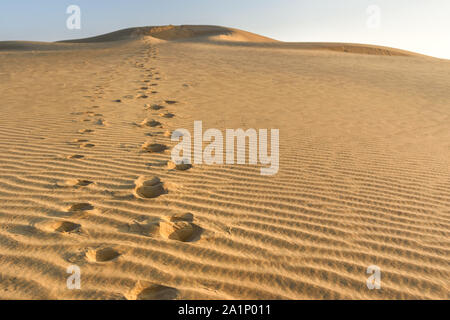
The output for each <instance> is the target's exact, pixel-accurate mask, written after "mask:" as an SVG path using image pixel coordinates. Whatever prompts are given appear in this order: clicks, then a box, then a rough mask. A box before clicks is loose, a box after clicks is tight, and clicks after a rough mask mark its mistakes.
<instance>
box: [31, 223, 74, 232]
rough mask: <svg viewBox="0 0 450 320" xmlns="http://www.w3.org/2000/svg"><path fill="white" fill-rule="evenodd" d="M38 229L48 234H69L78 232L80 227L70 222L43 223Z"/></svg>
mask: <svg viewBox="0 0 450 320" xmlns="http://www.w3.org/2000/svg"><path fill="white" fill-rule="evenodd" d="M38 227H39V228H41V229H42V230H44V231H48V232H60V233H71V232H78V231H79V230H80V228H81V225H80V224H77V223H73V222H70V221H44V222H42V223H39V224H38Z"/></svg>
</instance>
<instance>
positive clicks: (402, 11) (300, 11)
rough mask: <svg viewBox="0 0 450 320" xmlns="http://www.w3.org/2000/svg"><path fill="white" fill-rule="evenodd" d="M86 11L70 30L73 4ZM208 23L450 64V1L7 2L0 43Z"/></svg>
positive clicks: (0, 5)
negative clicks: (384, 50) (399, 52)
mask: <svg viewBox="0 0 450 320" xmlns="http://www.w3.org/2000/svg"><path fill="white" fill-rule="evenodd" d="M70 5H77V6H79V8H80V10H81V18H80V22H81V24H80V27H81V29H68V28H67V26H66V21H67V19H68V18H69V16H70V14H67V13H66V10H67V7H69V6H70ZM167 24H173V25H180V24H209V25H220V26H225V27H233V28H238V29H242V30H246V31H250V32H254V33H258V34H261V35H264V36H268V37H271V38H274V39H277V40H282V41H294V42H302V41H307V42H352V43H365V44H376V45H384V46H389V47H395V48H400V49H405V50H411V51H414V52H419V53H423V54H427V55H431V56H435V57H439V58H446V59H450V0H345V1H343V0H39V1H33V0H1V1H0V41H3V40H33V41H56V40H65V39H75V38H84V37H89V36H94V35H99V34H103V33H108V32H112V31H116V30H119V29H123V28H128V27H137V26H153V25H167Z"/></svg>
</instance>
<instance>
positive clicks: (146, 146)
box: [142, 142, 167, 153]
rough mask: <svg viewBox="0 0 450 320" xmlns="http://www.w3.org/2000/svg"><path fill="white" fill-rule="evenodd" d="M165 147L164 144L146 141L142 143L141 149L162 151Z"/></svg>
mask: <svg viewBox="0 0 450 320" xmlns="http://www.w3.org/2000/svg"><path fill="white" fill-rule="evenodd" d="M166 149H167V146H166V145H165V144H160V143H151V142H146V143H144V144H143V145H142V150H144V151H146V152H151V153H153V152H163V151H164V150H166Z"/></svg>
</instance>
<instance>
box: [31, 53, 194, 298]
mask: <svg viewBox="0 0 450 320" xmlns="http://www.w3.org/2000/svg"><path fill="white" fill-rule="evenodd" d="M150 58H153V59H156V58H157V52H156V48H154V47H151V48H150V52H146V51H145V52H142V59H143V62H139V61H137V62H135V64H134V66H135V67H136V68H139V69H141V72H143V73H144V74H145V78H144V80H142V85H141V86H140V87H139V88H138V91H137V95H136V96H134V97H135V98H136V99H147V98H149V96H150V95H155V94H157V93H158V92H157V91H156V89H155V88H156V87H157V86H158V83H156V81H159V80H161V76H160V73H159V72H158V71H157V70H156V68H154V67H151V68H147V69H146V68H145V63H146V62H149V60H150ZM94 94H95V96H96V98H102V95H103V94H104V90H103V87H102V86H96V87H95V88H94ZM125 97H128V96H125ZM113 102H115V103H122V99H115V100H113ZM176 104H177V101H176V100H164V101H163V103H152V104H145V105H144V109H145V110H146V111H148V112H158V113H157V115H156V114H153V115H154V116H155V117H156V116H157V117H159V118H160V119H165V120H169V119H172V118H173V117H175V114H174V113H172V112H170V111H169V110H166V106H165V105H167V106H174V105H176ZM98 108H100V107H99V106H92V107H91V109H98ZM72 115H75V116H81V117H83V118H82V119H81V120H80V121H81V122H82V123H87V122H90V123H93V124H95V125H98V126H106V125H107V121H106V120H105V119H104V118H103V115H102V114H101V113H97V112H94V111H91V110H89V111H84V112H74V113H72ZM137 127H139V128H153V129H155V128H156V129H161V128H163V127H164V126H163V124H162V123H161V122H160V121H159V119H158V118H145V119H144V120H143V121H142V122H140V123H138V124H137ZM78 134H80V135H83V136H85V135H86V138H84V137H80V138H75V139H73V140H72V141H71V142H70V143H71V144H74V145H77V146H78V147H79V148H80V150H82V149H86V148H94V147H95V144H93V143H91V142H90V141H89V139H88V138H87V136H88V135H92V134H95V130H94V129H91V128H82V129H80V130H78ZM160 134H162V135H163V136H164V137H169V136H170V135H171V132H170V131H169V130H168V131H165V132H161V131H158V132H149V133H146V135H147V136H150V137H153V136H158V135H160ZM168 149H169V148H168V146H167V145H165V144H162V143H158V142H155V141H151V140H150V141H146V142H145V143H144V144H143V145H142V147H141V152H146V153H164V152H165V151H167V150H168ZM84 158H85V156H84V155H83V154H73V155H69V156H67V159H70V160H81V159H84ZM191 168H192V166H191V164H184V163H181V164H177V163H174V162H172V161H170V160H169V161H168V162H167V169H168V170H179V171H185V170H189V169H191ZM94 184H95V182H94V181H90V180H86V179H70V180H67V181H65V182H63V183H61V184H58V186H59V187H68V188H85V187H89V186H91V185H94ZM166 193H168V189H167V188H166V186H165V184H164V182H163V181H161V180H160V178H159V177H157V176H150V177H148V176H141V177H139V178H138V179H137V180H136V181H135V188H134V190H133V194H134V197H135V198H136V199H145V200H147V199H153V198H157V197H159V196H161V195H164V194H166ZM93 211H95V208H94V206H93V205H92V204H90V203H88V202H86V203H74V204H72V205H70V206H69V207H68V208H67V214H68V215H69V216H70V217H73V218H74V217H86V216H88V214H89V213H90V212H93ZM193 221H194V216H193V215H192V214H191V213H183V214H175V215H172V216H169V217H163V218H161V219H158V220H149V221H141V222H137V221H135V222H134V223H132V224H129V225H127V226H126V227H125V228H124V229H123V231H125V232H129V233H133V234H138V235H141V236H147V237H160V238H161V239H165V240H173V241H179V242H192V241H195V240H198V239H199V238H200V236H201V233H202V228H201V227H199V226H197V225H196V224H194V223H193ZM37 227H38V228H40V229H42V230H44V231H47V232H58V233H62V234H83V228H82V225H81V224H78V223H74V222H72V221H68V220H57V221H45V222H43V223H41V224H39V225H37ZM122 254H123V253H121V252H120V250H117V249H115V248H114V247H105V246H101V247H96V248H88V249H87V250H86V251H85V253H84V259H85V261H87V262H89V263H111V262H113V261H116V260H117V259H119V258H120V256H121V255H122ZM178 294H179V293H178V290H176V289H175V288H171V287H166V286H163V285H159V284H155V283H150V282H146V281H137V283H136V286H135V287H134V288H132V289H131V290H130V291H129V292H128V293H125V294H124V296H125V297H126V298H127V299H175V298H177V297H178Z"/></svg>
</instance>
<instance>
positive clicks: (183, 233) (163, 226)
mask: <svg viewBox="0 0 450 320" xmlns="http://www.w3.org/2000/svg"><path fill="white" fill-rule="evenodd" d="M159 233H160V234H161V236H162V237H163V238H165V239H170V240H177V241H181V242H187V241H189V240H191V239H192V238H193V237H194V233H195V228H194V225H193V224H192V223H190V222H187V221H175V222H172V221H162V222H161V223H160V224H159Z"/></svg>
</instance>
